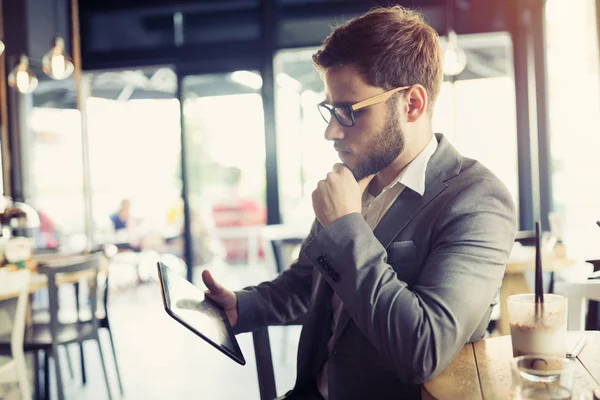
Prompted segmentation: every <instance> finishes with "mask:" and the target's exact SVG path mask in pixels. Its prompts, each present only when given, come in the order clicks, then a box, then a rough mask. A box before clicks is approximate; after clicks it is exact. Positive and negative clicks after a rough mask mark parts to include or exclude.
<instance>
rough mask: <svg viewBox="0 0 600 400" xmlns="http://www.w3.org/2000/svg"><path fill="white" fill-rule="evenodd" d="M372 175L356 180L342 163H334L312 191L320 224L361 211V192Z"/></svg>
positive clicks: (326, 223)
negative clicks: (331, 168)
mask: <svg viewBox="0 0 600 400" xmlns="http://www.w3.org/2000/svg"><path fill="white" fill-rule="evenodd" d="M374 176H375V175H370V176H368V177H366V178H364V179H362V180H360V181H359V182H356V180H355V179H354V175H352V172H351V171H350V170H349V169H348V168H347V167H346V166H345V165H344V164H335V165H334V166H333V171H332V172H329V173H328V174H327V178H325V179H324V180H322V181H319V183H318V185H317V188H316V189H315V190H314V192H313V193H312V202H313V209H314V210H315V215H316V217H317V219H318V220H319V222H320V223H321V225H323V226H327V225H329V224H331V223H332V222H334V221H336V220H337V219H339V218H341V217H343V216H344V215H348V214H352V213H354V212H357V213H361V211H362V195H363V192H364V191H365V189H366V188H367V186H369V183H370V182H371V180H372V179H373V177H374Z"/></svg>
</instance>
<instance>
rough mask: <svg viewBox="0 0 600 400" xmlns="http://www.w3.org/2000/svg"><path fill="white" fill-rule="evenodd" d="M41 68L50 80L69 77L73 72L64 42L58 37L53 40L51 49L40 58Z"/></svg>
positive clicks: (71, 62)
mask: <svg viewBox="0 0 600 400" xmlns="http://www.w3.org/2000/svg"><path fill="white" fill-rule="evenodd" d="M42 68H43V69H44V72H45V73H46V75H48V76H49V77H50V78H52V79H56V80H61V79H67V78H68V77H69V76H71V74H72V73H73V71H74V70H75V66H74V65H73V61H72V60H71V57H69V55H68V54H67V53H66V51H65V41H64V39H63V38H61V37H59V36H57V37H56V38H54V41H53V45H52V48H51V49H50V51H49V52H48V53H46V55H45V56H44V58H42Z"/></svg>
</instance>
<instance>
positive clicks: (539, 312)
mask: <svg viewBox="0 0 600 400" xmlns="http://www.w3.org/2000/svg"><path fill="white" fill-rule="evenodd" d="M543 314H544V287H543V280H542V253H541V251H540V223H539V221H536V223H535V321H536V323H537V322H538V321H539V319H540V317H541V316H543Z"/></svg>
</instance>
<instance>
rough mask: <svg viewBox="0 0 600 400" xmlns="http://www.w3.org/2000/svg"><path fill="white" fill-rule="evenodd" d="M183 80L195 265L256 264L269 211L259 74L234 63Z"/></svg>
mask: <svg viewBox="0 0 600 400" xmlns="http://www.w3.org/2000/svg"><path fill="white" fill-rule="evenodd" d="M179 82H180V83H179V84H180V96H181V106H182V128H183V143H184V157H185V159H184V164H185V172H184V180H185V186H186V188H185V192H187V205H188V207H189V212H188V213H187V215H188V216H189V223H190V225H189V226H190V239H191V240H190V243H191V249H190V250H189V251H190V252H191V253H192V254H191V256H192V259H193V260H194V261H193V265H194V266H202V265H207V264H208V263H213V262H215V261H216V262H224V263H225V264H227V265H255V264H259V263H261V260H262V257H263V252H262V249H261V246H260V232H261V230H262V226H264V225H265V223H266V215H267V214H266V206H265V204H266V201H265V193H266V178H265V131H264V121H263V104H262V97H261V94H260V89H261V87H262V79H261V76H260V74H259V73H258V72H254V71H236V72H233V73H222V74H205V75H184V76H181V77H180V81H179ZM190 275H191V274H190ZM190 277H191V276H190Z"/></svg>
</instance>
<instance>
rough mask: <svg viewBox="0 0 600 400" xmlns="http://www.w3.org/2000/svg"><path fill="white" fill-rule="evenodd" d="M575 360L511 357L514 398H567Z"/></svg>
mask: <svg viewBox="0 0 600 400" xmlns="http://www.w3.org/2000/svg"><path fill="white" fill-rule="evenodd" d="M575 363H576V362H575V361H574V360H570V359H568V358H561V357H552V356H521V357H515V358H513V360H512V364H511V370H512V384H513V394H514V399H519V400H539V399H548V400H550V399H552V400H570V399H571V398H572V390H573V384H574V378H575Z"/></svg>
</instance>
